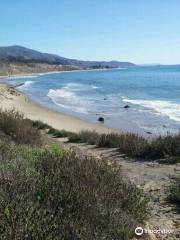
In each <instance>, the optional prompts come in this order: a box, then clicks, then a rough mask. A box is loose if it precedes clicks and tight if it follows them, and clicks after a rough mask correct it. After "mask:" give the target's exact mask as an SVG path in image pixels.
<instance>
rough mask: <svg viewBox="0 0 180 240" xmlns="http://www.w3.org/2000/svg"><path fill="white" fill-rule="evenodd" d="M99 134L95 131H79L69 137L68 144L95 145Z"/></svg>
mask: <svg viewBox="0 0 180 240" xmlns="http://www.w3.org/2000/svg"><path fill="white" fill-rule="evenodd" d="M98 138H99V134H98V133H97V132H96V131H81V132H79V133H72V134H70V136H69V142H77V143H88V144H92V145H95V144H96V143H97V141H98Z"/></svg>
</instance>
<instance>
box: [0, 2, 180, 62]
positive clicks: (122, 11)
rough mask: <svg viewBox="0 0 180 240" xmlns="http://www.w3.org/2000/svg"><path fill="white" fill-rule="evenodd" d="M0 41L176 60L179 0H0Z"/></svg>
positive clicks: (95, 56)
mask: <svg viewBox="0 0 180 240" xmlns="http://www.w3.org/2000/svg"><path fill="white" fill-rule="evenodd" d="M0 10H1V14H0V29H1V33H0V46H9V45H22V46H25V47H29V48H32V49H36V50H40V51H43V52H49V53H55V54H58V55H61V56H63V57H69V58H75V59H82V60H120V61H131V62H134V63H137V64H153V63H162V64H176V63H179V64H180V0H6V1H5V0H0Z"/></svg>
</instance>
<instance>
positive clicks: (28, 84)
mask: <svg viewBox="0 0 180 240" xmlns="http://www.w3.org/2000/svg"><path fill="white" fill-rule="evenodd" d="M33 83H34V82H33V81H26V82H25V83H24V84H23V85H21V86H19V87H17V89H19V90H27V89H28V88H29V87H31V85H32V84H33Z"/></svg>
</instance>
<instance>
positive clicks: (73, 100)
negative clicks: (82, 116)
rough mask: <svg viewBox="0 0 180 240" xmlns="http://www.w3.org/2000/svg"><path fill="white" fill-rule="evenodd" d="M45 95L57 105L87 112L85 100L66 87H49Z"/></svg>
mask: <svg viewBox="0 0 180 240" xmlns="http://www.w3.org/2000/svg"><path fill="white" fill-rule="evenodd" d="M47 96H48V97H49V98H50V99H51V100H52V101H53V102H54V103H55V104H56V105H58V106H60V107H63V108H66V109H71V110H72V111H75V112H81V113H88V111H87V109H86V107H84V106H87V104H86V102H85V101H84V100H83V99H81V97H78V96H77V95H76V94H75V93H74V92H71V91H70V90H68V89H66V88H61V89H56V90H54V89H50V90H49V92H48V94H47Z"/></svg>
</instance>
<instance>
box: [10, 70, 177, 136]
mask: <svg viewBox="0 0 180 240" xmlns="http://www.w3.org/2000/svg"><path fill="white" fill-rule="evenodd" d="M9 82H10V83H11V84H13V85H16V84H20V83H24V85H22V86H20V87H18V90H20V91H22V92H24V93H26V94H27V95H28V96H29V97H30V98H31V99H32V100H34V101H36V102H37V103H39V104H41V105H43V106H46V107H48V108H50V109H52V110H55V111H60V112H64V113H68V114H70V115H73V116H77V117H80V118H82V119H85V120H87V121H90V122H97V119H98V117H99V116H103V117H104V118H105V123H104V124H105V125H106V126H108V127H113V128H117V129H123V130H126V131H132V132H142V133H143V132H152V133H153V134H155V135H159V134H166V133H167V132H171V133H175V132H178V131H179V129H180V66H156V67H155V66H151V67H134V68H128V69H114V70H107V71H79V72H64V73H54V74H47V75H38V76H32V77H30V76H29V77H27V76H26V77H24V78H23V77H20V78H18V77H16V78H11V79H9ZM127 104H128V105H129V106H130V108H128V109H125V108H124V106H125V105H127Z"/></svg>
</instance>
